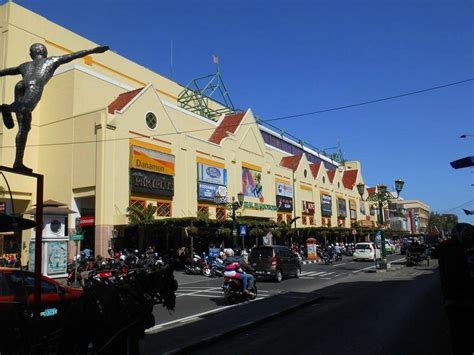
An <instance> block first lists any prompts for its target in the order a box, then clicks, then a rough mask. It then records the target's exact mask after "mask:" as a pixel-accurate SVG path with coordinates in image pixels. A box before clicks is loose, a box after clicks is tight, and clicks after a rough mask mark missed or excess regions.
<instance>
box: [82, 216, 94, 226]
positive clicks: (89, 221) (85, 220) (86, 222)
mask: <svg viewBox="0 0 474 355" xmlns="http://www.w3.org/2000/svg"><path fill="white" fill-rule="evenodd" d="M79 226H81V227H88V226H95V217H94V216H82V217H81V218H80V219H79Z"/></svg>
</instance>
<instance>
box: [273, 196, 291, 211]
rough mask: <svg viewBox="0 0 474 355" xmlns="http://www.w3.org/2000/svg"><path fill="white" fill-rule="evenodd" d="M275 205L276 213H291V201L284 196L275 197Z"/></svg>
mask: <svg viewBox="0 0 474 355" xmlns="http://www.w3.org/2000/svg"><path fill="white" fill-rule="evenodd" d="M276 204H277V208H278V211H287V212H291V211H293V199H291V198H289V197H284V196H277V197H276Z"/></svg>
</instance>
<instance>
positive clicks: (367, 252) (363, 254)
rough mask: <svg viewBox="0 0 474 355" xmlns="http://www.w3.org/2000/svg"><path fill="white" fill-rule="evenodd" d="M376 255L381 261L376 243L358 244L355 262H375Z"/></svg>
mask: <svg viewBox="0 0 474 355" xmlns="http://www.w3.org/2000/svg"><path fill="white" fill-rule="evenodd" d="M374 253H375V257H376V258H377V260H380V258H381V257H380V249H378V248H376V247H375V245H374V243H372V242H367V243H357V244H356V245H355V248H354V255H353V256H352V257H353V258H354V261H357V260H374Z"/></svg>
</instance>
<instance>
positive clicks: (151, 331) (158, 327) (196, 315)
mask: <svg viewBox="0 0 474 355" xmlns="http://www.w3.org/2000/svg"><path fill="white" fill-rule="evenodd" d="M263 299H264V297H257V298H256V299H254V300H253V301H252V302H255V301H260V300H263ZM245 304H246V303H238V304H232V305H229V306H223V307H220V308H215V309H211V310H209V311H206V312H201V313H198V314H193V315H190V316H187V317H183V318H180V319H175V320H173V321H170V322H166V323H161V324H157V325H155V326H153V327H151V328H148V329H147V330H145V333H148V334H149V333H154V332H155V331H156V330H159V329H161V328H163V327H166V326H168V325H172V324H176V323H183V321H184V322H186V321H187V320H192V319H195V318H199V317H201V316H204V315H206V314H212V313H217V312H222V311H224V310H226V309H229V308H233V307H240V306H243V305H245Z"/></svg>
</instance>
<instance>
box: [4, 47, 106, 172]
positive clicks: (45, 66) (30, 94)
mask: <svg viewBox="0 0 474 355" xmlns="http://www.w3.org/2000/svg"><path fill="white" fill-rule="evenodd" d="M108 49H109V47H108V46H101V47H97V48H94V49H89V50H83V51H78V52H75V53H71V54H66V55H62V56H58V57H48V51H47V49H46V47H45V46H44V45H42V44H41V43H35V44H33V45H32V46H31V47H30V56H31V59H33V60H32V61H31V62H27V63H23V64H20V65H19V66H18V67H15V68H7V69H3V70H0V77H1V76H5V75H18V74H21V76H22V77H23V78H22V80H21V81H19V82H18V83H17V84H16V85H15V101H14V102H13V103H12V104H11V105H6V104H3V105H1V106H0V110H1V113H2V115H3V122H4V123H5V126H6V127H7V128H8V129H11V128H13V126H14V125H15V124H14V122H13V118H12V112H15V114H16V118H17V121H18V133H17V135H16V139H15V142H16V155H15V163H14V164H13V168H14V169H16V170H19V171H25V172H31V171H32V170H31V169H30V168H28V167H26V166H25V165H23V155H24V153H25V145H26V140H27V138H28V132H29V131H30V128H31V113H32V112H33V110H34V109H35V107H36V105H37V104H38V102H39V100H40V99H41V95H42V94H43V90H44V87H45V85H46V84H47V83H48V81H49V79H51V78H52V76H53V74H54V71H55V70H56V69H57V68H58V67H59V66H60V65H61V64H65V63H69V62H70V61H72V60H74V59H77V58H82V57H84V56H86V55H89V54H92V53H103V52H105V51H107V50H108Z"/></svg>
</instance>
